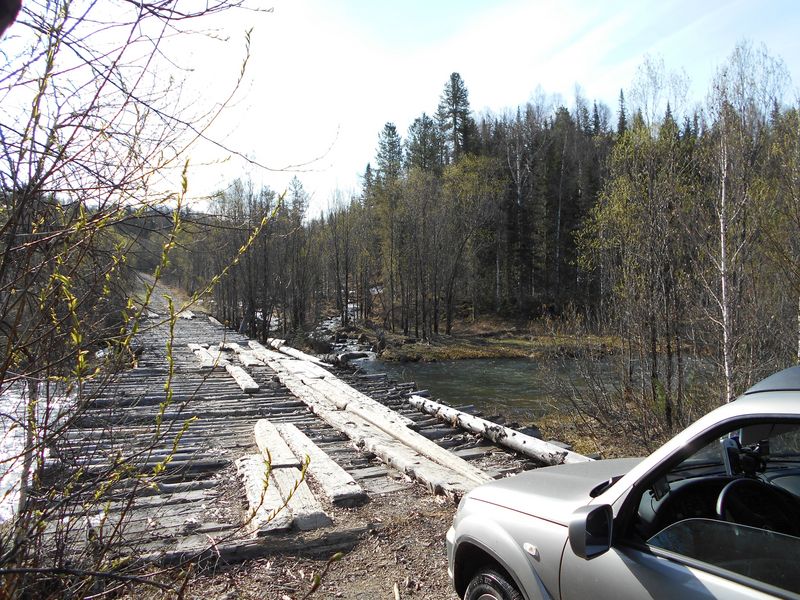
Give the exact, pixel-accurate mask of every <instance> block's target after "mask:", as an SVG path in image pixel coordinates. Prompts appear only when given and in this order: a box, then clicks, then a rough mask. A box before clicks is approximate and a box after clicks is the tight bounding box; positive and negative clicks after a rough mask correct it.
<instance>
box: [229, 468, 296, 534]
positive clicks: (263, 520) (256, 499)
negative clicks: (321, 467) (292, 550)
mask: <svg viewBox="0 0 800 600" xmlns="http://www.w3.org/2000/svg"><path fill="white" fill-rule="evenodd" d="M236 472H237V473H239V476H240V477H241V478H242V480H243V483H244V491H245V496H246V498H247V503H248V505H249V507H250V508H249V510H248V513H247V516H248V522H247V530H248V531H249V532H250V533H251V534H253V535H255V536H258V535H262V534H264V533H268V532H271V531H282V530H286V529H289V528H290V527H291V526H292V511H291V510H290V509H289V508H288V507H285V506H284V502H283V499H282V498H281V495H280V492H278V490H277V489H276V487H275V485H273V484H272V483H271V482H270V481H269V478H268V477H267V475H268V474H267V466H266V464H265V463H264V459H263V458H262V456H261V455H260V454H251V455H249V456H244V457H242V458H240V459H238V460H237V461H236Z"/></svg>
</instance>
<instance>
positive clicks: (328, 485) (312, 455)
mask: <svg viewBox="0 0 800 600" xmlns="http://www.w3.org/2000/svg"><path fill="white" fill-rule="evenodd" d="M276 428H277V429H278V431H279V432H280V434H281V436H283V439H284V440H285V441H286V443H287V445H288V446H289V448H291V449H292V452H294V453H295V455H296V456H308V457H309V459H310V462H309V463H308V470H307V472H308V474H309V475H310V476H311V477H312V478H313V479H314V481H316V482H317V483H318V484H319V485H320V486H321V487H322V489H323V491H324V492H325V495H326V496H327V497H328V499H329V500H330V501H331V502H332V503H333V504H335V505H337V506H356V505H358V504H361V503H363V502H365V501H366V499H367V495H366V493H364V490H363V489H362V488H361V486H360V485H358V483H356V480H355V479H353V477H352V476H351V475H350V474H349V473H348V472H347V471H345V470H344V469H343V468H342V467H340V466H339V465H338V464H337V463H336V462H334V461H333V460H332V459H331V457H330V456H328V454H327V453H325V452H324V451H323V450H322V449H320V448H319V446H317V445H316V444H315V443H314V442H312V441H311V440H310V439H308V437H307V436H306V435H305V434H304V433H303V432H302V431H300V430H299V429H298V428H297V427H296V426H295V425H293V424H292V423H280V424H278V425H276Z"/></svg>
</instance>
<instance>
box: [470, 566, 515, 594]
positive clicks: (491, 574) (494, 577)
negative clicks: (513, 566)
mask: <svg viewBox="0 0 800 600" xmlns="http://www.w3.org/2000/svg"><path fill="white" fill-rule="evenodd" d="M464 600H522V594H520V593H519V590H517V588H516V587H515V586H514V584H513V583H511V582H510V581H509V580H508V576H507V575H502V574H500V573H498V572H497V571H495V570H494V569H485V570H483V571H479V572H478V574H477V575H475V577H473V578H472V581H470V582H469V585H468V586H467V591H466V592H465V593H464Z"/></svg>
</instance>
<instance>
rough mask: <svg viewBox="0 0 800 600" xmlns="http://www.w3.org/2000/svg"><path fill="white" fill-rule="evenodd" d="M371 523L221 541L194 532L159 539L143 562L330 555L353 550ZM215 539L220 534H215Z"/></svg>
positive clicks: (226, 560) (233, 560) (202, 562)
mask: <svg viewBox="0 0 800 600" xmlns="http://www.w3.org/2000/svg"><path fill="white" fill-rule="evenodd" d="M374 528H375V526H374V525H373V524H368V525H362V526H359V527H355V528H352V529H345V530H340V531H332V532H327V531H326V532H324V533H322V534H320V533H306V534H303V533H296V532H293V533H291V534H273V535H271V536H270V537H269V539H264V538H258V539H251V540H233V541H227V540H224V541H220V542H217V543H215V542H214V540H213V539H210V538H209V536H207V535H203V536H200V535H195V536H189V537H185V538H183V539H180V540H178V541H177V542H176V543H175V544H174V545H169V544H166V543H164V542H161V543H160V544H158V545H155V546H154V547H153V548H152V550H150V551H149V552H147V553H146V554H145V555H144V556H143V557H142V559H143V560H144V561H145V562H154V563H159V564H179V563H180V564H182V563H184V562H186V561H192V562H197V563H199V564H201V565H203V564H205V563H206V561H208V562H209V563H210V564H212V565H214V566H216V565H218V564H219V563H220V562H223V563H233V562H240V561H245V560H252V559H257V558H261V557H264V556H270V555H276V554H289V555H295V554H298V553H299V554H302V555H303V556H307V555H311V556H318V557H320V558H323V559H327V558H330V557H331V556H332V555H333V554H335V553H336V552H338V551H344V552H346V551H349V550H352V549H353V548H354V547H355V546H356V544H358V542H359V541H360V540H361V539H362V537H363V535H364V534H366V533H367V532H369V531H372V530H374ZM215 537H217V538H218V539H219V538H220V537H221V536H215Z"/></svg>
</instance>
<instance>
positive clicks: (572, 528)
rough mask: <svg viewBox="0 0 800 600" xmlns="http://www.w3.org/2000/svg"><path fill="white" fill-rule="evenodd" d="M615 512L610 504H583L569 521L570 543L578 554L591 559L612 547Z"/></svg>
mask: <svg viewBox="0 0 800 600" xmlns="http://www.w3.org/2000/svg"><path fill="white" fill-rule="evenodd" d="M613 522H614V513H613V511H612V510H611V506H609V505H608V504H598V505H597V506H582V507H581V508H579V509H578V510H576V511H575V512H574V513H572V518H571V519H570V521H569V545H570V546H571V547H572V551H573V552H574V553H575V555H576V556H580V557H581V558H585V559H587V560H588V559H590V558H594V557H595V556H599V555H601V554H603V553H604V552H606V551H608V549H609V548H611V530H612V523H613Z"/></svg>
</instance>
